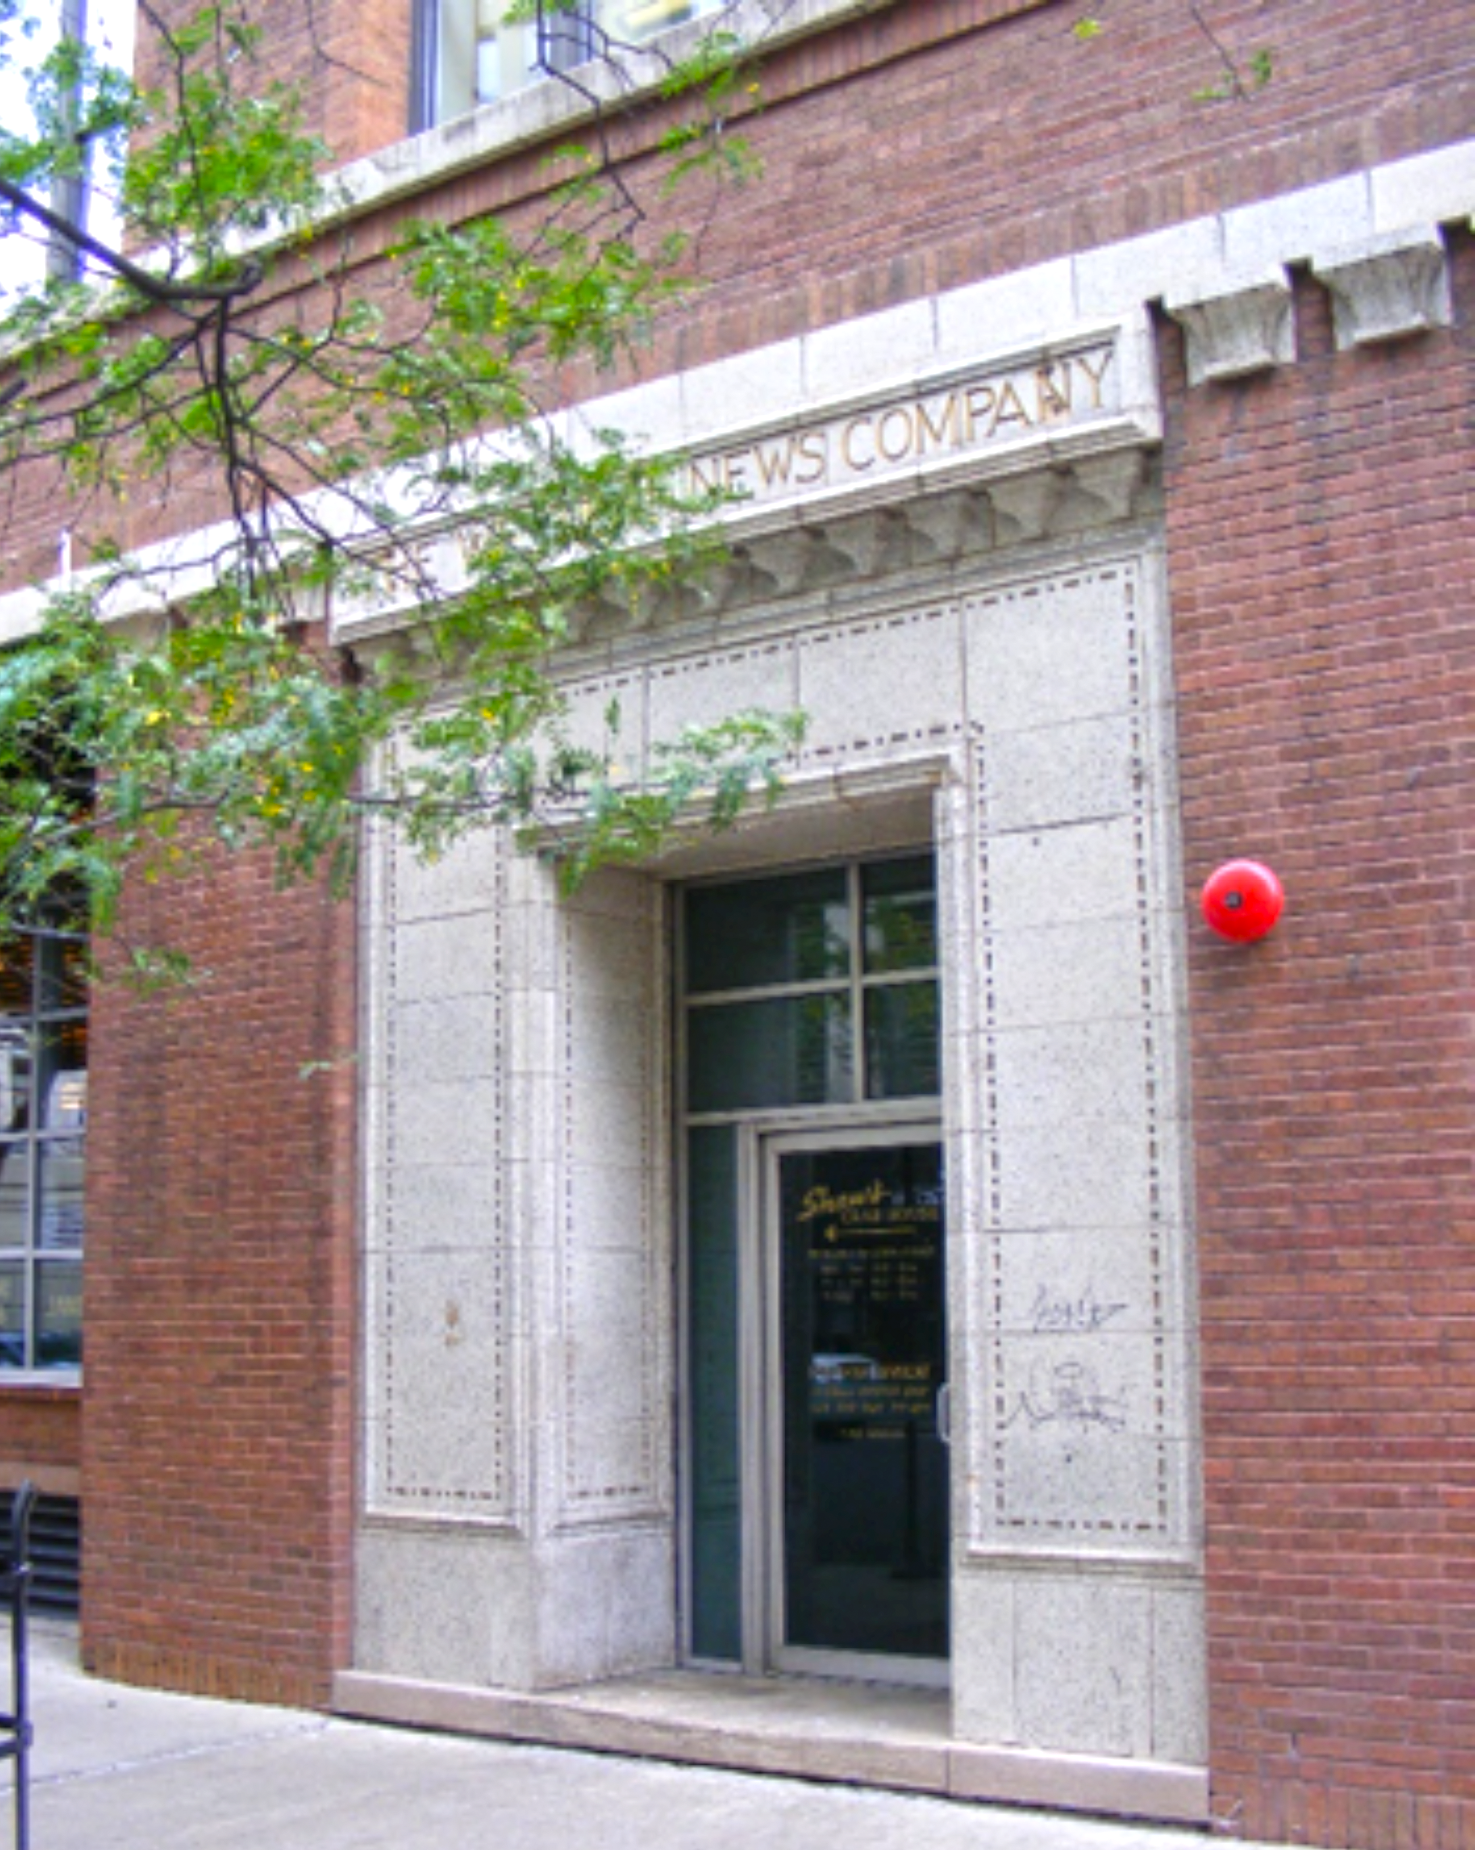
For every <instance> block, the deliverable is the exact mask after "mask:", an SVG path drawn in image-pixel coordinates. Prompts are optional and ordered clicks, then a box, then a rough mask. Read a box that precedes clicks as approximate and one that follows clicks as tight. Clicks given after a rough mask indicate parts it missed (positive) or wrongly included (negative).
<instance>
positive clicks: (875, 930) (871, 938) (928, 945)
mask: <svg viewBox="0 0 1475 1850" xmlns="http://www.w3.org/2000/svg"><path fill="white" fill-rule="evenodd" d="M861 884H862V890H863V894H864V898H863V900H862V908H863V916H864V924H865V929H864V934H863V935H864V941H865V967H866V974H867V975H868V976H878V975H881V974H883V973H884V972H886V971H891V970H919V969H922V970H925V969H930V968H931V967H932V966H933V965H934V964H935V963H936V962H937V896H936V892H935V890H934V884H933V871H932V857H931V856H930V855H921V856H918V857H916V858H915V859H913V860H908V861H877V862H873V863H871V864H870V865H868V866H866V867H863V868H862V869H861Z"/></svg>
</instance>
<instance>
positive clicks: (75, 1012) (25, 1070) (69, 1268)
mask: <svg viewBox="0 0 1475 1850" xmlns="http://www.w3.org/2000/svg"><path fill="white" fill-rule="evenodd" d="M85 955H86V946H85V942H84V941H83V940H82V939H80V938H76V937H72V936H70V935H68V934H65V933H62V932H48V931H37V932H27V933H24V934H22V935H20V936H17V937H16V938H14V939H12V940H11V941H9V942H8V943H4V944H0V1369H6V1368H11V1369H17V1368H20V1369H36V1368H64V1367H76V1366H77V1365H78V1364H79V1363H80V1362H81V1360H82V1205H83V1197H82V1177H83V1146H84V1141H85V1135H86V1129H87V988H86V977H85V971H84V967H83V966H84V959H85Z"/></svg>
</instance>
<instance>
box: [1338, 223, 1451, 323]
mask: <svg viewBox="0 0 1475 1850" xmlns="http://www.w3.org/2000/svg"><path fill="white" fill-rule="evenodd" d="M1311 268H1312V270H1313V272H1314V273H1315V275H1316V276H1317V277H1318V278H1319V279H1320V281H1322V282H1323V283H1325V284H1326V287H1327V289H1328V291H1329V292H1330V294H1331V298H1332V326H1333V331H1334V333H1335V336H1336V342H1337V346H1338V347H1339V348H1344V349H1345V348H1348V347H1361V346H1366V345H1367V344H1368V343H1369V342H1372V341H1384V340H1406V339H1407V338H1408V337H1409V336H1410V335H1413V334H1423V333H1426V332H1427V331H1428V330H1429V329H1430V328H1446V327H1448V326H1449V325H1450V323H1451V321H1452V320H1453V307H1452V304H1451V301H1450V289H1449V259H1448V256H1447V254H1446V252H1445V248H1444V245H1443V243H1442V242H1441V241H1440V237H1439V233H1438V231H1437V230H1436V229H1434V228H1433V227H1432V226H1431V227H1430V228H1429V229H1428V230H1427V231H1424V232H1422V233H1409V232H1399V233H1397V234H1395V235H1392V236H1388V237H1383V238H1379V239H1377V240H1375V241H1371V240H1370V241H1369V242H1368V243H1366V244H1363V245H1359V246H1350V247H1348V248H1347V249H1344V250H1339V251H1331V252H1328V253H1327V254H1326V255H1325V256H1322V257H1313V259H1312V262H1311Z"/></svg>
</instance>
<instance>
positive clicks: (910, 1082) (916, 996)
mask: <svg viewBox="0 0 1475 1850" xmlns="http://www.w3.org/2000/svg"><path fill="white" fill-rule="evenodd" d="M865 1008H866V1097H867V1098H922V1097H926V1096H928V1095H930V1094H932V1093H934V1092H937V1091H939V1090H941V1084H942V1080H941V1073H940V1068H939V1059H938V1037H937V985H936V983H895V984H887V985H886V987H885V988H884V989H868V990H867V991H866V1004H865Z"/></svg>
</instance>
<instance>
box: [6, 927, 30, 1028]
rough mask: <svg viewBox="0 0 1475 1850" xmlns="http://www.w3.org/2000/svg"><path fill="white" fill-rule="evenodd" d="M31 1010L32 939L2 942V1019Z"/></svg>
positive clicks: (24, 1015) (21, 1016)
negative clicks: (8, 942)
mask: <svg viewBox="0 0 1475 1850" xmlns="http://www.w3.org/2000/svg"><path fill="white" fill-rule="evenodd" d="M30 1012H31V940H30V939H29V938H21V939H18V940H16V941H14V942H12V943H10V944H0V1020H3V1018H4V1017H5V1016H7V1015H9V1016H19V1017H20V1018H21V1020H22V1021H24V1020H25V1019H26V1017H27V1016H29V1014H30Z"/></svg>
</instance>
